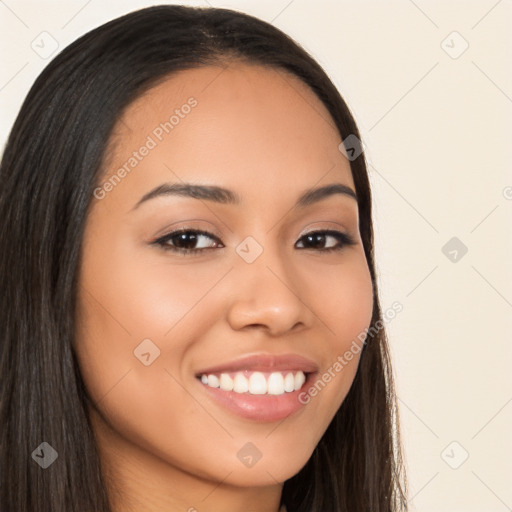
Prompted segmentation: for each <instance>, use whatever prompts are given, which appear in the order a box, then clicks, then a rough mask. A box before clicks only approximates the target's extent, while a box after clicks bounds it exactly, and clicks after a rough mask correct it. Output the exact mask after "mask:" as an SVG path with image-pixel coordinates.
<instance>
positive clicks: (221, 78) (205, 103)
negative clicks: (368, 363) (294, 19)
mask: <svg viewBox="0 0 512 512" xmlns="http://www.w3.org/2000/svg"><path fill="white" fill-rule="evenodd" d="M115 142H116V145H115V149H114V150H113V151H112V152H111V153H110V154H109V155H108V156H109V158H108V162H107V163H106V168H105V175H104V176H103V178H102V181H101V182H100V183H99V185H98V188H97V189H96V191H95V197H94V198H93V199H92V204H91V209H90V213H89V216H88V219H87V225H86V231H85V236H84V243H83V248H82V251H83V252H82V260H81V267H80V275H79V282H80V286H79V301H78V311H77V314H78V320H79V322H78V337H77V344H76V350H77V354H78V358H79V363H80V368H81V371H82V374H83V377H84V381H85V384H86V387H87V389H88V392H89V394H90V396H91V399H92V402H93V403H94V408H93V409H92V410H91V418H92V421H93V425H94V428H95V431H96V433H97V435H98V440H99V446H100V447H101V449H102V453H103V454H104V457H105V460H107V459H108V460H111V461H115V463H114V464H115V467H116V468H117V469H118V470H119V471H121V472H122V471H123V467H124V469H125V470H126V472H130V473H131V474H132V475H133V477H134V478H136V477H135V475H138V477H137V478H142V479H144V478H150V475H151V482H152V483H153V484H154V482H155V480H154V479H155V478H157V477H156V476H155V475H165V476H166V478H167V477H169V476H170V475H172V476H173V481H174V482H182V483H183V485H184V486H185V485H186V484H185V483H184V482H187V481H189V480H190V479H197V480H203V479H206V481H209V482H211V481H212V480H213V481H217V482H218V481H223V482H224V483H225V484H232V485H234V486H243V487H254V486H274V485H276V484H277V483H282V482H283V481H285V480H286V479H288V478H290V477H291V476H293V475H294V474H296V473H297V472H298V471H299V470H300V469H301V468H302V467H303V466H304V464H305V463H306V462H307V460H308V459H309V457H310V456H311V454H312V452H313V450H314V448H315V446H316V444H317V443H318V441H319V440H320V438H321V437H322V435H323V434H324V432H325V430H326V429H327V427H328V425H329V423H330V422H331V420H332V418H333V416H334V414H335V413H336V411H337V409H338V408H339V407H340V404H341V403H342V401H343V400H344V398H345V396H346V394H347V392H348V390H349V388H350V385H351V383H352V381H353V378H354V375H355V372H356V369H357V365H358V359H359V355H358V351H355V350H352V353H353V358H352V359H351V360H350V361H348V360H347V358H345V357H343V356H344V354H345V353H346V352H347V351H350V349H351V346H352V347H353V346H354V345H353V343H354V340H356V341H357V340H358V336H359V335H360V333H361V332H362V331H364V330H365V329H366V328H367V327H368V326H369V324H370V320H371V315H372V303H373V301H372V292H373V290H372V283H371V279H370V274H369V269H368V266H367V262H366V258H365V254H364V250H363V246H362V242H361V238H360V235H359V229H358V223H359V219H358V209H357V202H356V200H355V198H354V197H351V196H350V195H349V194H347V193H343V187H349V188H350V189H352V190H354V183H353V180H352V176H351V171H350V166H349V161H348V160H347V159H346V158H345V157H344V156H343V154H342V153H341V152H340V150H339V149H338V146H339V144H340V142H341V139H340V136H339V134H338V132H337V130H336V129H335V127H334V123H333V121H332V119H331V118H330V116H329V114H328V112H327V110H326V109H325V107H324V106H323V104H322V103H321V102H320V100H319V99H318V98H317V97H316V96H315V95H314V93H313V92H311V91H310V90H309V89H308V88H307V86H305V85H304V84H303V83H302V82H301V81H299V80H298V79H297V78H295V77H293V76H291V75H288V74H285V73H284V72H283V71H275V70H270V69H264V68H262V67H258V66H251V65H247V64H232V65H231V66H229V67H228V68H226V69H225V70H222V68H220V67H213V66H212V67H203V68H200V69H194V70H188V71H183V72H180V73H179V74H177V75H175V76H174V77H172V78H171V79H169V80H167V81H165V82H163V83H161V84H160V85H158V86H157V87H155V88H153V89H151V90H150V91H149V92H148V93H147V94H145V95H144V96H143V97H141V98H139V99H138V100H137V101H135V102H134V103H133V104H131V105H130V106H129V108H128V109H127V110H126V111H125V113H124V115H123V117H122V120H121V122H119V123H118V125H117V127H116V130H115ZM185 184H193V185H195V186H198V185H202V186H208V187H222V188H223V189H227V190H229V191H230V192H229V193H228V192H223V193H218V194H215V196H214V195H213V194H210V193H208V194H206V193H204V192H203V193H200V192H196V193H195V194H194V197H192V196H191V195H189V194H188V193H187V190H186V189H182V192H181V193H178V192H176V191H175V193H171V191H170V190H169V189H168V190H167V193H164V192H165V189H164V188H161V189H160V192H162V193H160V194H153V195H152V197H148V194H149V193H150V192H151V191H153V190H155V189H158V187H170V186H179V187H184V186H185ZM333 184H337V185H340V187H339V190H338V192H336V191H335V192H333V193H330V194H325V195H321V194H320V195H318V194H317V195H313V196H311V197H310V198H309V201H302V203H299V204H297V201H298V200H299V198H300V197H301V196H303V194H305V192H306V191H308V190H310V189H314V188H320V187H324V186H326V185H333ZM231 196H233V197H236V198H237V199H238V201H231V200H230V198H231ZM144 198H145V199H144ZM185 229H186V230H188V231H189V233H188V234H187V233H185V234H181V235H179V234H174V235H172V236H171V235H170V234H171V233H173V232H175V231H176V230H185ZM196 230H200V231H201V232H204V234H201V233H197V232H195V231H196ZM191 231H192V232H191ZM326 231H328V233H326ZM313 232H320V233H317V234H316V235H310V236H308V233H313ZM338 233H340V234H341V235H338ZM343 234H345V235H347V236H348V237H350V238H351V239H353V244H352V245H350V244H345V245H344V242H343V240H344V238H343ZM168 235H169V236H168ZM175 248H182V249H185V250H186V249H189V252H188V253H186V252H177V251H175V250H174V249H175ZM329 248H333V249H334V250H330V251H327V250H326V249H329ZM193 249H198V251H197V252H195V253H194V252H193ZM357 343H358V344H359V345H360V342H359V341H357ZM246 356H266V357H267V358H266V359H265V358H263V359H259V360H258V359H257V358H256V359H252V360H249V361H241V360H242V359H243V358H245V357H246ZM273 356H286V357H288V358H286V357H285V358H284V359H283V358H281V359H279V358H277V360H273V359H272V357H273ZM294 358H295V359H294ZM301 358H302V359H301ZM341 359H343V361H344V363H343V364H342V363H340V361H341ZM240 361H241V362H240ZM304 361H308V362H307V363H304ZM337 361H338V365H336V362H337ZM274 363H276V365H274V366H273V364H274ZM340 366H341V369H340ZM222 367H224V368H222ZM208 369H210V371H206V370H208ZM222 370H224V371H222ZM301 371H302V372H304V373H305V374H307V375H306V377H307V381H306V382H305V383H304V384H302V381H301V373H300V372H301ZM202 374H205V376H204V377H203V379H202V380H201V375H202ZM221 374H224V376H221ZM270 374H272V375H270ZM289 374H292V377H290V376H289ZM208 375H211V376H210V377H208ZM203 381H204V382H203ZM319 381H321V382H320V384H318V382H319ZM327 381H328V382H327ZM315 382H316V383H317V386H316V389H317V391H316V392H313V393H312V395H314V396H309V397H308V396H307V395H306V394H305V391H307V390H308V389H312V386H314V385H315ZM217 385H220V386H222V388H225V389H221V388H220V387H215V386H217ZM232 385H234V386H235V388H236V390H234V391H229V390H226V389H229V387H230V386H232ZM247 386H250V389H249V391H246V389H247ZM269 388H270V389H269ZM295 388H299V389H297V390H295ZM283 389H284V391H283ZM265 390H266V391H265ZM269 391H270V392H269ZM135 461H136V462H135ZM128 467H129V469H127V468H128ZM154 485H156V484H154ZM184 488H185V487H184Z"/></svg>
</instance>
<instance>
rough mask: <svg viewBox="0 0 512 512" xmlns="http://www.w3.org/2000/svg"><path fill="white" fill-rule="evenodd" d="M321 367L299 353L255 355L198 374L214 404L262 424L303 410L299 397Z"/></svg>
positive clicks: (201, 384) (197, 378) (199, 381)
mask: <svg viewBox="0 0 512 512" xmlns="http://www.w3.org/2000/svg"><path fill="white" fill-rule="evenodd" d="M318 375H319V366H318V364H317V363H316V362H314V361H313V360H311V359H308V358H305V357H303V356H300V355H298V354H293V353H288V354H280V355H276V354H269V353H266V354H261V353H260V354H252V355H247V356H244V357H242V358H239V359H236V360H233V361H230V362H226V363H223V364H220V365H217V366H213V367H210V368H204V369H202V370H200V371H198V372H197V373H196V374H195V377H196V381H197V382H198V384H199V386H201V388H202V390H203V391H204V392H205V393H206V394H207V396H208V397H209V398H210V399H211V400H212V402H213V403H214V404H215V405H216V406H218V407H220V408H221V409H223V411H228V412H229V413H230V414H235V415H236V416H238V417H242V418H245V419H249V420H252V421H259V422H272V421H278V420H282V419H284V418H286V417H288V416H291V415H292V414H294V413H297V412H299V411H300V410H301V409H302V408H303V407H304V401H301V400H300V397H301V396H302V394H303V393H304V391H305V390H306V389H307V388H309V386H310V385H311V384H312V383H313V381H314V380H315V379H316V378H317V376H318Z"/></svg>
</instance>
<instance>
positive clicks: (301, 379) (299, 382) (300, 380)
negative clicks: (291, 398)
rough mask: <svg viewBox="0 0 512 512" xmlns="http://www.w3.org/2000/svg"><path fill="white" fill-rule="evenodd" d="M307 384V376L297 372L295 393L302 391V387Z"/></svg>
mask: <svg viewBox="0 0 512 512" xmlns="http://www.w3.org/2000/svg"><path fill="white" fill-rule="evenodd" d="M304 382H306V376H305V375H304V373H302V372H297V373H296V374H295V391H297V390H298V389H300V388H301V387H302V385H303V384H304Z"/></svg>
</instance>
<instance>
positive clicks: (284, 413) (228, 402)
mask: <svg viewBox="0 0 512 512" xmlns="http://www.w3.org/2000/svg"><path fill="white" fill-rule="evenodd" d="M314 376H315V374H313V373H310V374H308V375H307V378H306V381H305V382H304V384H303V385H302V387H301V388H300V389H298V390H297V391H292V392H291V393H287V392H285V393H283V394H282V395H267V394H265V395H251V394H249V393H236V392H235V391H224V390H222V389H220V388H212V387H210V386H207V385H206V384H203V383H202V382H201V381H200V380H199V385H201V386H202V387H203V388H204V390H205V391H206V392H207V393H208V394H209V396H210V397H211V398H212V399H213V400H215V401H216V402H217V403H218V404H220V405H221V406H223V407H225V408H226V409H228V410H230V411H231V412H234V413H235V414H236V415H238V416H241V417H242V418H246V419H249V420H253V421H262V422H263V421H265V422H271V421H279V420H282V419H284V418H287V417H288V416H291V415H292V414H294V413H296V412H297V411H299V410H300V409H301V408H302V407H304V405H305V404H302V403H301V402H300V401H299V395H300V394H301V393H303V392H304V391H305V390H306V389H307V388H309V387H310V385H311V381H312V380H313V377H314Z"/></svg>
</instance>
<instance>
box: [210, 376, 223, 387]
mask: <svg viewBox="0 0 512 512" xmlns="http://www.w3.org/2000/svg"><path fill="white" fill-rule="evenodd" d="M208 386H210V387H211V388H218V387H219V386H220V382H219V378H218V377H217V375H208Z"/></svg>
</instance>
